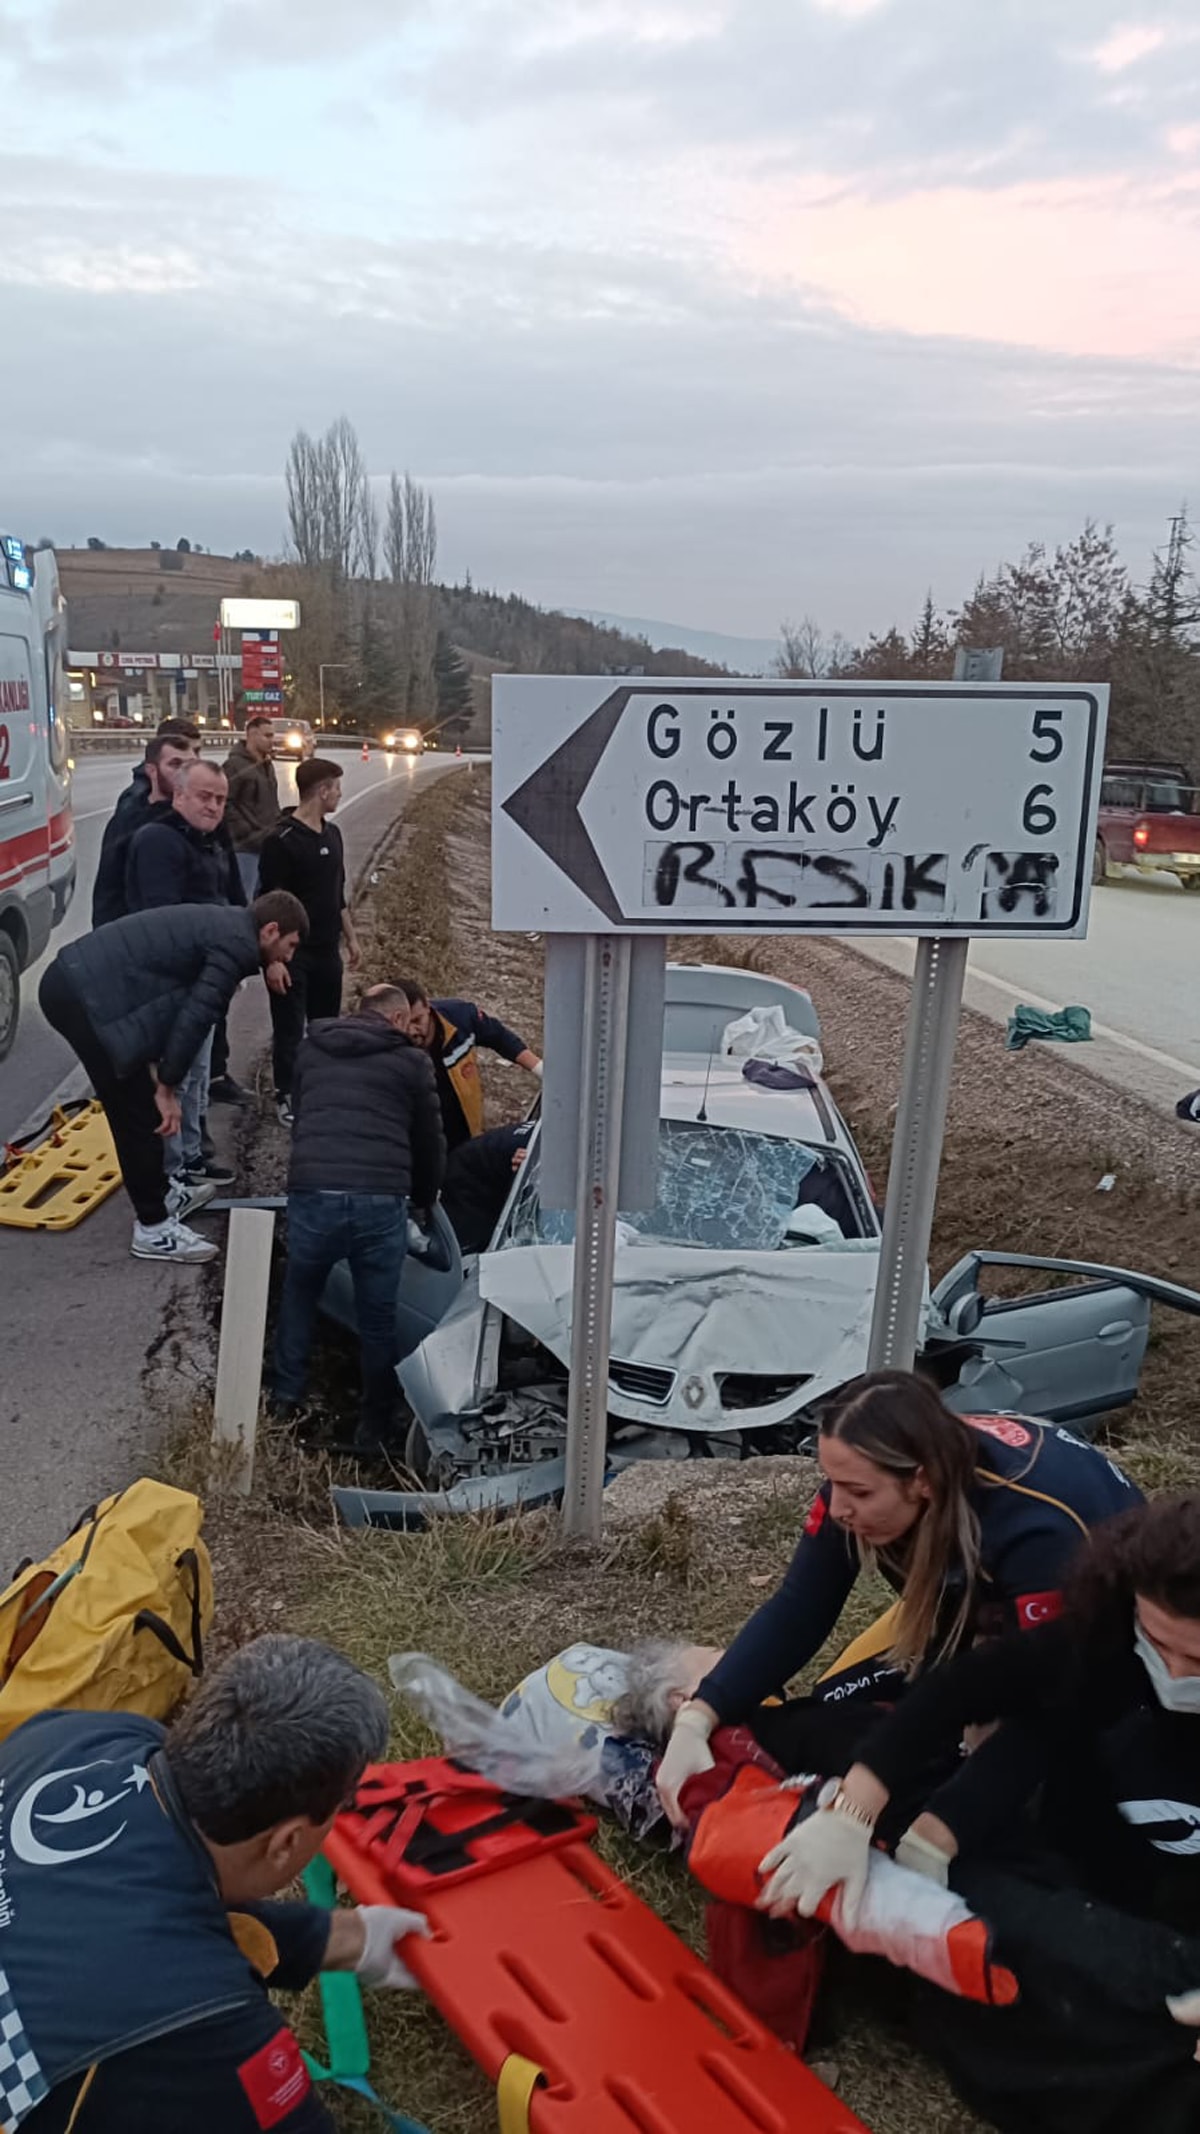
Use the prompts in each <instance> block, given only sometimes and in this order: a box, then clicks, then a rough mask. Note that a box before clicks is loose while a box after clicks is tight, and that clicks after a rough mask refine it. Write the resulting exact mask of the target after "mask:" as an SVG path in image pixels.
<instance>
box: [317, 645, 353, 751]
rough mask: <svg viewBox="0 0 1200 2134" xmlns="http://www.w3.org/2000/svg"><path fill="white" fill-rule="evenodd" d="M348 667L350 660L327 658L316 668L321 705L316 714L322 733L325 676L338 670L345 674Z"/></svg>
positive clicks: (323, 727) (323, 725)
mask: <svg viewBox="0 0 1200 2134" xmlns="http://www.w3.org/2000/svg"><path fill="white" fill-rule="evenodd" d="M349 669H350V662H349V660H348V659H327V660H326V661H325V662H324V665H323V666H320V667H318V668H317V693H318V696H319V698H320V705H321V708H320V711H319V712H318V714H317V716H318V719H319V721H320V727H321V732H322V733H324V731H325V677H326V675H327V674H335V673H337V672H338V671H340V672H341V673H343V674H346V673H348V672H349Z"/></svg>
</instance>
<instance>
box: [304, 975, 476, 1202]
mask: <svg viewBox="0 0 1200 2134" xmlns="http://www.w3.org/2000/svg"><path fill="white" fill-rule="evenodd" d="M292 1110H293V1112H294V1113H295V1116H296V1123H295V1125H294V1127H293V1129H292V1160H291V1165H290V1167H289V1170H288V1191H289V1192H290V1193H394V1194H396V1195H397V1196H400V1195H401V1194H405V1195H407V1196H408V1198H409V1199H410V1200H411V1201H412V1202H413V1204H414V1206H415V1207H418V1208H430V1207H432V1206H433V1203H434V1201H435V1200H436V1199H437V1196H438V1191H439V1188H440V1186H441V1183H442V1173H443V1171H444V1170H445V1167H446V1139H445V1135H444V1134H443V1132H442V1109H441V1105H440V1104H439V1103H438V1094H437V1084H436V1082H435V1081H434V1078H433V1067H432V1065H431V1063H430V1061H429V1059H428V1057H427V1056H426V1054H425V1053H424V1052H422V1051H421V1049H420V1047H419V1046H418V1045H414V1044H412V1043H410V1041H409V1039H408V1038H407V1037H403V1036H402V1035H401V1033H400V1031H399V1030H393V1028H392V1026H391V1024H390V1023H388V1022H385V1021H384V1019H383V1017H382V1015H375V1014H372V1012H371V1010H370V1009H369V1008H368V1009H363V1010H362V1011H360V1013H359V1014H357V1015H342V1016H339V1017H337V1018H336V1019H334V1018H332V1017H330V1018H328V1019H323V1020H321V1021H320V1022H315V1023H313V1025H312V1027H311V1029H310V1030H309V1033H308V1036H307V1038H306V1039H305V1041H304V1043H303V1044H302V1045H301V1047H300V1052H299V1056H298V1058H297V1060H296V1071H295V1074H294V1075H293V1078H292Z"/></svg>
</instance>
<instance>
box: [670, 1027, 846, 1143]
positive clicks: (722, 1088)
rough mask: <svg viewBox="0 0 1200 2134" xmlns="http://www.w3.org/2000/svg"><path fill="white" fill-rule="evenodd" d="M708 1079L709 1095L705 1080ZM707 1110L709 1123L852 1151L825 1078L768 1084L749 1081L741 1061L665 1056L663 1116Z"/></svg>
mask: <svg viewBox="0 0 1200 2134" xmlns="http://www.w3.org/2000/svg"><path fill="white" fill-rule="evenodd" d="M706 1083H707V1094H706V1092H705V1085H706ZM701 1109H703V1111H704V1112H705V1114H706V1116H707V1120H708V1124H709V1125H710V1126H731V1127H738V1128H741V1129H742V1130H743V1131H744V1132H746V1133H752V1134H774V1135H776V1136H778V1138H779V1139H780V1140H784V1141H807V1142H808V1143H810V1145H811V1146H813V1147H814V1148H837V1149H841V1150H844V1151H846V1152H847V1153H849V1152H850V1150H851V1148H852V1144H851V1142H850V1137H849V1135H848V1134H847V1132H846V1130H845V1128H844V1127H843V1125H842V1122H841V1119H840V1117H839V1114H838V1110H837V1106H836V1105H835V1104H834V1102H833V1099H832V1098H831V1096H830V1094H829V1091H828V1090H827V1089H826V1087H825V1085H824V1083H823V1082H821V1081H820V1080H819V1079H814V1082H813V1086H812V1087H811V1088H810V1089H764V1088H763V1087H762V1086H761V1084H759V1083H756V1082H748V1081H747V1080H746V1078H745V1076H744V1075H743V1073H742V1070H741V1067H740V1065H736V1066H735V1065H733V1064H731V1063H730V1062H729V1061H721V1060H714V1061H713V1062H712V1066H711V1069H710V1067H709V1062H708V1060H707V1059H699V1058H698V1057H697V1056H696V1054H694V1053H681V1052H668V1053H666V1054H664V1056H663V1072H662V1090H661V1096H660V1102H659V1111H660V1115H661V1117H662V1118H664V1119H679V1120H694V1119H696V1118H697V1115H698V1113H699V1112H700V1111H701Z"/></svg>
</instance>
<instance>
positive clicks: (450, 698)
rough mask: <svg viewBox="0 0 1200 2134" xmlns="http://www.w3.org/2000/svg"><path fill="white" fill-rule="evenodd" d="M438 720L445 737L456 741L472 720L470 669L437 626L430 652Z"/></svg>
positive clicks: (455, 647) (454, 646)
mask: <svg viewBox="0 0 1200 2134" xmlns="http://www.w3.org/2000/svg"><path fill="white" fill-rule="evenodd" d="M433 678H434V681H435V682H436V684H437V715H438V724H439V726H440V727H441V729H442V732H443V733H444V734H445V736H446V739H447V740H448V741H458V740H460V739H461V738H462V736H463V734H465V732H466V730H467V728H468V726H469V725H470V723H471V710H472V704H473V695H472V690H471V672H470V669H469V667H468V666H467V663H466V661H465V659H463V657H462V655H461V653H460V652H459V650H458V648H457V646H456V645H454V644H452V643H451V641H450V638H449V637H448V636H447V634H446V632H445V630H439V631H438V634H437V645H436V647H435V650H434V655H433Z"/></svg>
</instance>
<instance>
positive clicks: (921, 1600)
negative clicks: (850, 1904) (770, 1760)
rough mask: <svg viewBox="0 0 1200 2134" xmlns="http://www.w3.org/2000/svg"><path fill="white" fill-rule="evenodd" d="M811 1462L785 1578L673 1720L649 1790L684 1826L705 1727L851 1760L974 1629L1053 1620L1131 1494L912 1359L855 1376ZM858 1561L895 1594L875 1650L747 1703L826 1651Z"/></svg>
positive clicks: (824, 1764) (986, 1631) (786, 1757)
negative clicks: (933, 1377) (804, 1685)
mask: <svg viewBox="0 0 1200 2134" xmlns="http://www.w3.org/2000/svg"><path fill="white" fill-rule="evenodd" d="M818 1458H819V1460H820V1463H821V1466H822V1468H823V1470H824V1473H825V1481H824V1483H823V1484H822V1487H821V1489H820V1490H819V1491H818V1493H817V1496H816V1498H815V1500H814V1502H813V1505H812V1509H811V1511H810V1512H809V1515H808V1518H807V1520H806V1522H805V1526H804V1532H803V1534H802V1536H801V1538H800V1542H799V1545H798V1547H797V1549H796V1552H795V1555H794V1556H793V1558H792V1561H791V1563H790V1565H789V1566H788V1569H787V1572H786V1574H785V1576H784V1579H783V1583H782V1585H781V1586H780V1587H779V1589H778V1591H777V1592H776V1593H774V1594H773V1595H772V1597H771V1598H770V1599H769V1600H768V1601H766V1602H765V1603H764V1605H763V1606H762V1607H761V1608H760V1609H758V1611H757V1613H756V1614H754V1615H753V1616H752V1617H751V1618H750V1621H749V1622H748V1623H747V1624H746V1625H745V1627H744V1629H743V1630H742V1631H741V1632H740V1633H739V1635H738V1636H737V1637H736V1638H735V1639H734V1641H733V1643H732V1645H731V1646H730V1647H729V1650H728V1652H727V1653H726V1654H725V1657H724V1659H723V1660H721V1661H720V1662H719V1664H718V1665H717V1666H716V1667H714V1668H713V1670H712V1672H711V1674H709V1675H708V1676H707V1677H706V1679H705V1680H704V1681H703V1682H702V1683H701V1685H700V1688H699V1691H698V1692H697V1695H696V1696H695V1697H694V1698H691V1699H689V1701H688V1703H687V1704H685V1705H684V1706H683V1707H682V1709H681V1711H680V1712H679V1713H678V1715H677V1717H676V1721H675V1727H674V1731H673V1733H672V1736H671V1739H670V1742H669V1743H668V1745H667V1750H666V1754H665V1756H664V1757H663V1762H662V1766H661V1770H660V1773H659V1787H660V1791H661V1793H662V1797H663V1805H664V1807H665V1808H666V1810H667V1813H668V1815H670V1817H671V1819H672V1821H673V1822H675V1823H676V1824H677V1826H678V1827H682V1825H683V1822H684V1820H685V1819H684V1817H683V1814H682V1810H681V1809H680V1805H679V1788H680V1787H681V1785H683V1784H684V1782H685V1781H686V1780H687V1779H688V1778H691V1777H694V1776H695V1775H697V1774H698V1773H699V1772H701V1771H706V1770H709V1769H711V1767H712V1751H711V1750H710V1748H709V1745H708V1743H709V1735H710V1734H711V1733H712V1732H713V1730H714V1729H715V1728H716V1727H718V1726H723V1725H730V1724H733V1723H735V1722H737V1721H739V1720H744V1719H747V1718H749V1717H750V1715H751V1714H752V1713H754V1714H755V1715H756V1716H755V1719H754V1731H755V1734H756V1735H757V1737H758V1739H759V1740H760V1742H761V1744H762V1746H763V1747H764V1748H766V1749H767V1750H768V1751H769V1752H770V1753H771V1755H773V1756H774V1757H775V1758H776V1759H777V1761H778V1762H780V1763H782V1764H783V1765H784V1766H785V1768H786V1769H787V1770H789V1771H799V1770H808V1771H814V1770H815V1771H827V1772H838V1771H842V1770H845V1768H846V1764H847V1762H848V1761H851V1760H852V1757H853V1751H854V1748H855V1746H856V1741H857V1737H858V1735H859V1733H860V1731H861V1730H862V1729H863V1728H864V1727H869V1725H870V1723H871V1721H872V1719H873V1718H877V1717H878V1716H879V1715H878V1709H877V1708H876V1710H875V1711H872V1709H871V1707H872V1705H876V1707H877V1706H878V1703H880V1702H882V1703H884V1704H887V1703H893V1702H895V1701H896V1699H897V1698H898V1697H900V1696H901V1695H902V1694H903V1693H904V1691H905V1688H906V1685H907V1682H908V1680H909V1679H910V1678H911V1677H912V1676H913V1675H915V1674H918V1673H922V1672H924V1671H925V1670H926V1669H927V1668H929V1667H931V1666H933V1665H934V1664H935V1663H937V1662H941V1661H944V1660H947V1659H949V1658H950V1657H951V1655H952V1654H953V1653H955V1652H957V1651H958V1650H959V1649H960V1647H963V1646H967V1645H970V1644H972V1643H973V1642H974V1641H975V1640H976V1639H977V1638H980V1637H991V1636H995V1635H996V1634H997V1633H999V1632H1002V1631H1004V1630H1006V1629H1009V1628H1013V1627H1015V1628H1018V1629H1023V1630H1029V1629H1032V1628H1033V1627H1034V1626H1035V1625H1036V1624H1038V1623H1043V1622H1047V1621H1049V1620H1050V1619H1052V1618H1053V1617H1054V1616H1055V1615H1057V1614H1058V1612H1059V1610H1060V1608H1061V1605H1062V1585H1063V1576H1064V1573H1065V1571H1066V1568H1067V1565H1068V1564H1069V1563H1070V1561H1071V1558H1072V1557H1073V1556H1074V1555H1075V1553H1076V1551H1077V1549H1078V1548H1079V1546H1080V1543H1081V1542H1082V1540H1083V1539H1084V1538H1085V1537H1086V1535H1087V1534H1088V1532H1089V1531H1090V1529H1091V1528H1092V1527H1093V1526H1097V1525H1099V1524H1100V1523H1101V1522H1102V1521H1103V1520H1105V1519H1110V1518H1112V1517H1113V1515H1114V1514H1115V1513H1117V1512H1121V1511H1125V1510H1127V1509H1128V1508H1129V1507H1130V1506H1131V1505H1134V1504H1137V1503H1138V1502H1140V1492H1139V1491H1138V1490H1136V1489H1135V1487H1134V1485H1133V1484H1132V1483H1131V1482H1130V1481H1128V1480H1127V1478H1126V1477H1125V1476H1124V1475H1123V1474H1122V1473H1121V1470H1120V1468H1119V1467H1117V1466H1115V1465H1114V1463H1113V1462H1112V1461H1111V1460H1109V1459H1107V1458H1106V1457H1105V1455H1104V1454H1103V1453H1102V1452H1100V1451H1098V1450H1097V1449H1096V1447H1095V1446H1092V1445H1086V1444H1084V1443H1082V1441H1081V1440H1079V1439H1078V1438H1073V1437H1071V1436H1069V1435H1068V1434H1067V1433H1066V1432H1065V1431H1062V1430H1056V1429H1055V1428H1054V1427H1053V1426H1052V1425H1050V1424H1044V1423H1037V1422H1031V1421H1029V1420H1028V1419H1027V1418H1025V1417H1017V1416H1009V1415H983V1416H972V1417H968V1418H966V1419H964V1418H963V1417H961V1416H958V1415H955V1414H953V1413H952V1412H951V1411H950V1409H948V1408H946V1407H944V1406H943V1404H942V1402H941V1400H940V1399H939V1398H938V1395H937V1393H936V1392H935V1390H934V1389H933V1387H932V1386H931V1385H930V1384H929V1383H928V1382H927V1381H926V1380H925V1379H923V1378H920V1377H918V1376H917V1375H916V1374H915V1373H913V1372H909V1371H877V1372H875V1373H873V1374H872V1375H870V1376H867V1377H864V1378H859V1379H856V1380H854V1381H852V1382H851V1384H850V1385H849V1386H847V1388H846V1390H845V1394H844V1397H843V1399H842V1400H841V1402H840V1403H839V1404H838V1406H837V1407H836V1408H835V1409H834V1410H833V1411H832V1412H831V1413H830V1414H829V1415H827V1416H826V1418H825V1419H824V1421H823V1423H822V1427H821V1435H820V1440H819V1445H818ZM864 1566H874V1567H877V1568H878V1570H879V1571H880V1572H881V1573H882V1575H883V1577H884V1579H885V1580H886V1581H887V1583H888V1584H889V1585H890V1586H891V1587H892V1589H893V1591H894V1592H895V1593H896V1594H897V1595H898V1602H897V1605H896V1607H895V1609H894V1610H893V1611H892V1612H891V1613H890V1615H889V1617H887V1618H885V1619H884V1622H885V1624H886V1634H885V1635H882V1636H881V1637H880V1638H879V1640H878V1641H876V1642H875V1644H874V1646H873V1648H872V1646H871V1640H870V1638H867V1639H864V1640H860V1641H859V1644H860V1646H866V1647H867V1648H869V1649H867V1650H866V1651H865V1652H864V1653H863V1654H862V1655H861V1656H859V1655H853V1656H852V1657H851V1658H850V1659H849V1663H848V1664H846V1665H844V1666H843V1667H841V1668H840V1669H839V1670H838V1671H837V1672H836V1673H834V1674H832V1675H830V1676H828V1677H826V1678H825V1679H823V1680H822V1682H821V1683H820V1685H819V1686H818V1688H817V1691H816V1692H815V1695H814V1697H812V1698H800V1699H797V1700H796V1701H795V1702H794V1703H791V1704H784V1705H783V1706H781V1707H780V1708H779V1710H778V1711H777V1712H773V1713H772V1712H767V1713H760V1712H758V1711H757V1708H758V1707H759V1706H760V1705H761V1704H762V1702H763V1700H764V1698H766V1697H769V1696H771V1695H773V1694H774V1693H775V1692H778V1691H780V1690H782V1689H783V1688H784V1686H785V1685H786V1684H787V1683H788V1682H789V1681H790V1680H791V1678H792V1676H793V1675H795V1674H797V1673H798V1672H799V1670H800V1669H801V1668H802V1667H805V1666H806V1665H807V1664H808V1662H809V1661H810V1660H811V1659H812V1658H813V1656H814V1654H816V1653H817V1652H818V1651H819V1649H820V1647H821V1646H822V1645H823V1644H824V1642H825V1640H826V1638H827V1637H828V1636H829V1634H830V1632H831V1631H832V1630H833V1628H834V1625H835V1624H836V1622H837V1620H838V1617H839V1616H840V1614H841V1612H842V1609H843V1607H844V1606H845V1604H846V1601H847V1600H848V1598H849V1596H850V1593H851V1591H852V1589H853V1587H854V1585H855V1582H856V1580H857V1578H858V1574H859V1571H860V1570H861V1569H862V1568H863V1567H864ZM883 1627H884V1626H883V1625H881V1626H880V1628H881V1630H882V1629H883Z"/></svg>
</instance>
